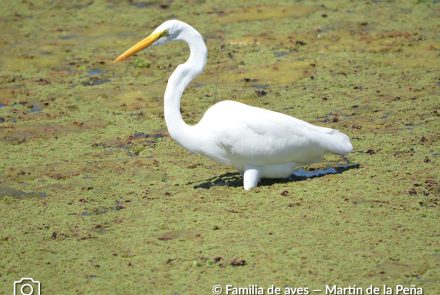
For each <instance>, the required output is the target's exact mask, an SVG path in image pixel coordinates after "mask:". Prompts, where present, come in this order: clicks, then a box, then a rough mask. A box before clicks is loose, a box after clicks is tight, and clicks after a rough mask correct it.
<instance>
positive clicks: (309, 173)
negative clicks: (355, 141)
mask: <svg viewBox="0 0 440 295" xmlns="http://www.w3.org/2000/svg"><path fill="white" fill-rule="evenodd" d="M359 167H360V164H356V163H351V164H350V163H348V164H345V165H336V166H333V167H326V168H322V169H307V170H306V169H303V168H301V169H298V170H295V171H293V173H292V175H291V176H289V177H288V178H274V179H269V178H264V179H262V180H261V182H260V184H259V185H258V186H270V185H272V184H274V183H286V182H291V181H303V180H307V179H311V178H317V177H323V176H326V175H329V174H340V173H343V172H345V171H347V170H350V169H357V168H359ZM188 184H193V183H188ZM213 186H229V187H241V186H243V178H242V176H241V175H240V173H238V172H227V173H224V174H222V175H220V176H216V177H213V178H210V179H207V180H204V181H203V182H201V183H199V184H196V185H194V186H193V187H194V188H204V189H210V188H211V187H213Z"/></svg>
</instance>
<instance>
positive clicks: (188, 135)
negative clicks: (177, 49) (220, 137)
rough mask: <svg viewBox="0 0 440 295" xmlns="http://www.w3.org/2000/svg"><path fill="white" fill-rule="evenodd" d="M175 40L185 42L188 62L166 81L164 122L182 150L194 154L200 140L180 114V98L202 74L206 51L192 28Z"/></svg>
mask: <svg viewBox="0 0 440 295" xmlns="http://www.w3.org/2000/svg"><path fill="white" fill-rule="evenodd" d="M176 40H183V41H185V42H186V43H187V44H188V46H189V48H190V51H191V53H190V56H189V58H188V60H187V61H186V62H185V63H184V64H181V65H179V66H178V67H177V68H176V69H175V70H174V72H173V73H172V74H171V76H170V78H169V79H168V84H167V88H166V90H165V97H164V101H165V102H164V112H165V122H166V125H167V128H168V132H169V134H170V136H171V137H172V138H173V139H174V140H176V141H177V142H178V143H179V144H180V145H182V146H183V147H184V148H186V149H188V150H190V151H193V152H196V151H197V149H198V147H199V146H200V143H199V141H200V138H199V137H197V136H196V134H195V132H194V130H193V128H194V127H193V126H189V125H187V124H186V123H185V122H184V121H183V119H182V114H181V113H180V98H181V96H182V93H183V91H184V90H185V88H186V86H188V84H189V83H190V82H191V81H192V80H193V79H194V78H195V77H197V76H198V75H199V74H200V73H201V72H203V70H204V68H205V65H206V60H207V56H208V50H207V48H206V45H205V42H203V37H202V36H201V35H200V34H199V32H197V31H196V30H195V29H194V28H193V27H191V26H189V25H188V26H187V27H185V29H184V30H183V31H182V32H181V33H180V34H179V36H178V37H177V38H176Z"/></svg>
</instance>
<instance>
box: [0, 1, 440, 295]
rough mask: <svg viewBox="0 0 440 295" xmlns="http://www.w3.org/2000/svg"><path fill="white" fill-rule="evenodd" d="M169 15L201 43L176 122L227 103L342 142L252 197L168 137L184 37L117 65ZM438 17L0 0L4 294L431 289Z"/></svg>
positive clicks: (392, 7) (392, 10)
mask: <svg viewBox="0 0 440 295" xmlns="http://www.w3.org/2000/svg"><path fill="white" fill-rule="evenodd" d="M171 18H177V19H180V20H183V21H186V22H188V23H190V24H192V25H193V26H194V27H196V28H197V29H198V30H199V31H200V32H201V33H202V35H203V36H204V37H205V38H206V42H207V46H208V49H209V52H210V56H209V61H208V65H207V68H206V71H205V74H204V75H202V76H200V77H199V78H197V79H196V80H195V81H194V82H193V83H192V84H191V85H190V87H189V89H187V91H186V92H185V94H184V97H183V101H182V112H183V116H184V119H185V120H186V121H187V122H188V123H194V122H197V121H198V120H199V119H200V118H201V116H202V114H203V113H204V111H205V110H206V109H207V108H208V107H209V106H210V105H212V104H214V103H215V102H217V101H220V100H223V99H231V100H237V101H241V102H244V103H248V104H252V105H255V106H259V107H264V108H268V109H271V110H275V111H280V112H283V113H286V114H289V115H292V116H296V117H298V118H301V119H303V120H306V121H309V122H311V123H314V124H317V125H321V126H327V127H332V128H336V129H339V130H341V131H343V132H344V133H346V134H348V135H349V136H350V137H351V139H352V142H353V145H354V151H353V153H351V154H350V155H348V157H347V159H340V158H338V157H334V156H328V157H327V158H326V161H325V162H323V163H321V164H318V165H314V166H312V167H305V168H304V169H306V170H300V171H298V172H297V173H298V175H299V176H297V177H295V176H293V177H292V178H291V179H289V180H288V181H270V182H267V181H266V182H264V183H263V184H262V185H261V186H260V187H258V188H257V189H254V190H252V191H250V192H246V191H244V190H243V189H242V187H241V179H240V176H239V174H236V173H235V171H234V170H232V169H231V168H229V167H224V166H220V165H218V164H216V163H214V162H212V161H210V160H208V159H205V158H203V157H200V156H197V155H193V154H190V153H188V152H187V151H185V150H184V149H183V148H181V147H180V146H178V145H177V144H176V143H175V142H174V141H173V140H172V139H171V138H170V137H169V135H168V134H167V131H166V127H165V123H164V120H163V109H162V108H163V100H162V93H163V92H164V89H165V85H166V81H167V78H168V76H169V74H170V73H171V71H172V70H173V68H174V67H175V66H176V65H178V64H179V63H182V62H183V61H185V59H186V58H187V55H188V50H187V48H186V47H185V45H184V44H179V43H173V44H169V45H167V46H164V47H156V48H151V49H149V50H147V51H145V52H142V53H140V54H138V55H137V56H136V57H134V58H130V59H129V60H127V61H126V62H124V63H117V64H114V63H113V62H112V61H113V60H114V58H116V57H117V56H118V55H119V54H120V53H122V52H123V51H124V50H125V49H127V48H128V47H129V46H131V45H132V44H134V42H136V41H138V40H140V39H141V38H144V37H145V36H146V35H147V34H148V33H150V31H151V30H152V29H154V28H155V27H156V26H157V25H159V24H160V23H162V22H163V21H165V20H167V19H171ZM439 19H440V4H439V2H438V1H420V0H419V1H416V0H414V1H413V0H411V1H375V0H372V1H343V0H338V1H277V2H276V3H274V2H273V1H230V0H221V1H203V0H201V1H198V0H187V1H141V0H139V1H134V0H133V1H115V0H107V1H93V0H85V1H70V2H68V1H26V0H21V1H12V0H10V1H3V2H2V5H1V6H0V27H1V29H0V53H1V54H0V149H1V152H0V155H1V156H0V157H1V160H0V171H1V174H0V250H1V255H0V293H1V294H12V290H13V283H14V281H15V280H19V279H21V278H22V277H32V278H33V279H35V280H38V281H40V282H41V294H212V290H211V289H212V287H213V285H215V284H219V285H220V286H222V287H223V288H225V285H226V284H231V285H234V286H236V287H247V286H249V285H258V286H260V287H264V288H268V287H270V286H271V285H275V286H279V287H281V288H284V287H285V286H289V287H304V288H309V292H310V293H311V294H324V293H323V292H321V293H319V292H313V293H312V291H311V290H312V289H323V288H324V286H325V285H326V284H329V285H337V286H339V287H348V286H350V285H351V286H353V285H357V286H361V287H362V288H367V287H368V286H370V285H374V286H380V287H382V286H383V285H387V286H392V287H393V288H394V286H395V285H404V286H407V287H410V286H411V285H414V286H415V287H420V288H423V290H424V294H427V295H435V294H440V225H439V224H440V223H439V218H440V210H439V208H440V207H439V205H440V187H439V181H440V180H439V174H440V173H439V170H440V169H439V168H438V166H439V163H440V158H439V155H440V145H439V140H440V135H439V127H440V124H439V123H440V120H439V119H440V118H439V114H440V100H439V94H440V45H439V44H440V35H439V32H440V21H439ZM347 161H349V163H350V165H351V166H349V168H351V169H340V171H339V172H342V171H343V172H342V173H339V174H331V173H324V175H322V173H321V174H319V173H317V174H316V175H315V174H314V173H313V171H314V170H313V169H317V168H326V167H327V170H323V171H324V172H325V171H328V169H330V170H331V169H333V170H335V169H334V168H332V167H338V165H346V163H347ZM333 170H331V171H333ZM318 174H319V175H318ZM317 175H318V176H320V177H311V176H317ZM249 294H250V293H249ZM381 294H382V293H381ZM401 294H403V293H401ZM414 294H416V293H414Z"/></svg>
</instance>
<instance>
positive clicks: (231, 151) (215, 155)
mask: <svg viewBox="0 0 440 295" xmlns="http://www.w3.org/2000/svg"><path fill="white" fill-rule="evenodd" d="M174 40H181V41H184V42H186V43H187V44H188V46H189V49H190V56H189V58H188V60H187V61H186V62H185V63H183V64H181V65H179V66H177V68H176V69H175V70H174V72H173V73H172V74H171V76H170V78H169V80H168V84H167V87H166V90H165V97H164V100H165V102H164V113H165V122H166V125H167V128H168V132H169V134H170V136H171V137H172V138H173V139H174V140H175V141H177V143H179V144H180V145H181V146H183V147H184V148H185V149H187V150H189V151H191V152H193V153H197V154H202V155H205V156H207V157H209V158H211V159H213V160H215V161H217V162H220V163H223V164H226V165H230V166H233V167H235V168H236V169H237V170H238V171H239V172H240V173H241V174H242V175H243V186H244V189H245V190H249V189H251V188H254V187H256V186H257V185H258V182H259V181H260V179H261V178H286V177H288V176H290V175H291V173H292V172H293V171H294V169H295V167H297V166H299V165H306V164H311V163H315V162H318V161H321V160H322V157H323V155H324V153H326V152H329V153H336V154H341V155H342V154H346V153H349V152H351V150H352V145H351V143H350V140H349V138H348V136H347V135H345V134H343V133H341V132H339V131H338V130H335V129H330V128H324V127H319V126H315V125H312V124H310V123H307V122H305V121H302V120H299V119H296V118H294V117H291V116H288V115H285V114H281V113H277V112H273V111H269V110H265V109H261V108H257V107H252V106H249V105H246V104H243V103H239V102H236V101H230V100H226V101H221V102H219V103H216V104H215V105H213V106H212V107H210V108H209V109H208V110H207V111H206V113H205V114H204V116H203V118H202V119H201V120H200V122H199V123H197V124H196V125H193V126H190V125H187V124H186V123H185V122H184V121H183V120H182V115H181V113H180V98H181V96H182V93H183V91H184V90H185V88H186V86H188V84H189V83H190V82H191V81H192V80H193V79H194V78H195V77H196V76H198V75H199V74H200V73H202V72H203V70H204V68H205V65H206V61H207V56H208V51H207V48H206V45H205V43H204V42H203V37H202V36H201V35H200V33H199V32H198V31H197V30H196V29H194V28H193V27H192V26H190V25H188V24H186V23H184V22H182V21H178V20H169V21H166V22H164V23H163V24H161V25H160V26H159V27H157V28H156V29H155V30H154V31H153V32H152V33H151V34H150V35H149V36H148V37H147V38H145V39H143V40H141V41H139V42H138V43H136V44H135V45H134V46H132V47H131V48H130V49H128V50H127V51H126V52H124V53H123V54H121V55H120V56H119V57H118V58H117V59H116V60H115V61H121V60H124V59H125V58H127V57H129V56H131V55H133V54H135V53H136V52H138V51H140V50H142V49H144V48H146V47H148V46H150V45H161V44H165V43H168V42H170V41H174Z"/></svg>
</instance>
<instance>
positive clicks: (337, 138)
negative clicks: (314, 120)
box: [318, 127, 353, 155]
mask: <svg viewBox="0 0 440 295" xmlns="http://www.w3.org/2000/svg"><path fill="white" fill-rule="evenodd" d="M318 140H319V143H320V144H321V146H322V147H323V148H324V150H325V151H326V152H330V153H334V154H339V155H345V154H348V153H350V152H351V151H352V150H353V146H352V145H351V142H350V138H348V136H347V135H345V134H344V133H342V132H340V131H339V130H336V129H331V128H325V127H319V132H318Z"/></svg>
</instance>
